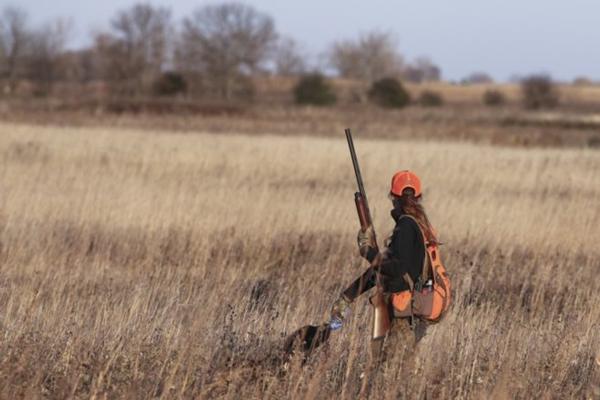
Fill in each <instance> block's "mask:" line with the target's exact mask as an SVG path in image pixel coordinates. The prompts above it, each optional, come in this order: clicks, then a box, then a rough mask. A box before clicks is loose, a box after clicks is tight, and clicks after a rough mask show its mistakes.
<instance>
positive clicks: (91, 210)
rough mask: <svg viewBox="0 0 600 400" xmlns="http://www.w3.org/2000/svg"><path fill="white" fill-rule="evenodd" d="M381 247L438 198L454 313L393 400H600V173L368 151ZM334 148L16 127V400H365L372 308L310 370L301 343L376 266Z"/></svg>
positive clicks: (11, 146) (7, 328) (382, 382)
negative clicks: (403, 195) (392, 195)
mask: <svg viewBox="0 0 600 400" xmlns="http://www.w3.org/2000/svg"><path fill="white" fill-rule="evenodd" d="M356 146H357V149H358V151H359V157H360V160H361V162H362V167H363V170H364V173H365V182H366V185H367V190H368V191H369V194H370V201H371V205H372V207H373V208H374V217H375V222H376V227H377V229H378V231H379V232H380V236H383V235H384V233H388V232H389V231H390V229H391V228H392V221H391V219H390V218H389V217H388V216H387V209H388V207H389V205H388V204H387V200H386V196H385V194H386V189H387V185H388V180H389V177H390V176H391V174H392V172H393V171H394V170H395V169H397V168H411V169H414V170H416V171H417V172H418V173H419V174H420V175H422V178H423V181H424V182H425V185H426V192H425V198H426V206H427V208H428V210H429V213H430V217H431V219H432V221H433V222H434V224H435V225H436V227H437V228H438V230H439V231H440V232H441V238H442V240H443V241H444V242H445V243H446V244H445V245H444V246H443V250H444V256H445V260H446V264H447V266H448V268H449V270H450V272H451V276H452V278H453V283H454V288H455V292H454V299H455V304H454V307H453V309H452V311H451V313H450V314H449V315H448V316H447V317H446V319H445V320H444V321H443V322H442V323H440V324H439V325H436V326H432V327H430V328H429V330H428V334H427V336H426V337H425V338H424V339H423V341H422V342H421V343H420V344H419V347H418V348H417V350H416V354H415V365H412V366H408V365H404V364H401V363H399V362H397V361H398V360H399V359H400V358H401V357H402V355H396V358H394V359H392V360H391V361H390V362H389V363H388V364H387V365H386V366H385V368H384V369H383V371H382V372H381V374H380V375H379V376H378V378H377V383H378V384H379V386H378V388H377V389H376V390H375V393H374V397H377V398H489V397H494V398H532V397H537V398H598V396H600V392H599V390H600V388H599V387H598V385H599V383H600V381H599V379H600V373H599V369H600V365H599V363H600V359H599V358H600V329H598V328H599V326H598V321H600V308H599V307H598V304H599V303H600V294H599V293H600V281H599V280H598V279H597V273H598V270H599V268H600V264H599V261H598V260H599V259H600V248H599V247H598V243H599V242H600V224H599V222H600V208H599V207H598V198H600V181H599V180H598V176H600V153H598V152H594V151H591V150H585V149H580V150H579V149H571V150H550V149H535V150H523V149H514V148H512V149H509V148H498V147H496V148H494V147H488V146H485V145H473V144H465V143H442V142H423V141H421V142H411V141H398V140H388V139H385V140H384V139H380V140H361V139H360V132H357V138H356ZM353 179H354V178H353V176H352V170H351V165H350V161H349V157H348V155H347V154H346V144H345V142H344V140H343V135H342V134H341V131H340V135H339V137H336V138H319V137H308V136H288V137H281V136H268V135H265V136H255V137H249V136H244V135H236V134H230V135H227V136H220V135H208V134H194V135H191V134H165V132H160V131H150V130H147V131H136V130H127V129H102V128H69V129H68V128H64V129H62V128H42V127H34V126H26V125H11V124H6V123H4V124H1V125H0V195H1V199H2V201H1V203H0V224H1V225H0V334H1V336H0V337H1V340H0V398H41V397H46V398H68V397H74V398H90V397H91V398H117V397H133V398H153V397H157V398H179V397H183V398H193V397H200V398H209V397H210V398H212V397H223V398H264V397H267V398H314V397H317V398H335V397H344V398H354V397H355V396H356V393H357V391H358V388H359V386H360V380H359V378H358V376H359V374H360V372H361V368H362V366H363V365H364V362H365V359H366V355H367V345H368V337H367V332H368V330H369V327H368V325H369V324H368V320H369V308H368V306H367V304H366V299H360V300H359V301H357V304H355V306H354V309H353V316H352V317H351V319H350V321H349V323H348V324H347V326H345V327H344V329H343V330H342V331H340V332H338V333H336V334H335V335H334V336H333V337H332V340H331V343H330V345H329V346H328V347H326V348H323V349H322V350H321V351H319V352H318V354H316V355H315V357H313V358H312V359H310V360H309V361H308V363H306V364H305V365H304V366H300V365H298V363H297V361H299V360H294V362H293V363H292V365H290V366H289V367H288V368H287V370H282V369H281V367H280V365H279V364H278V362H277V357H278V351H279V346H280V345H281V340H282V335H283V334H284V333H285V332H290V331H292V330H293V329H295V328H297V327H299V326H301V325H304V324H306V323H310V322H313V323H314V322H319V321H322V320H323V318H324V317H325V316H326V314H327V310H328V309H329V306H330V304H331V302H332V301H333V300H334V299H335V297H336V296H337V294H338V293H339V291H340V289H341V288H342V287H343V286H344V285H345V284H346V283H348V282H349V281H350V279H351V278H352V277H354V276H355V275H356V274H358V273H359V272H360V271H361V269H362V268H363V267H364V264H361V263H360V261H359V260H358V257H357V254H356V253H357V252H356V249H355V245H354V240H355V239H354V235H355V231H356V229H357V226H358V223H357V220H356V216H355V210H354V204H353V201H352V192H353V190H354V186H353Z"/></svg>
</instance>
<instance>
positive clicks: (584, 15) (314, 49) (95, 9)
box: [0, 0, 600, 81]
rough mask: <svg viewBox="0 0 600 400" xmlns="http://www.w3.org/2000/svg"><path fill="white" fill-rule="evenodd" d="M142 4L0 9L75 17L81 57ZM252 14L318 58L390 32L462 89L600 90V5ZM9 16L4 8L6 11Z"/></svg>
mask: <svg viewBox="0 0 600 400" xmlns="http://www.w3.org/2000/svg"><path fill="white" fill-rule="evenodd" d="M146 2H147V3H150V4H153V5H160V6H166V7H169V8H170V9H171V10H172V12H173V16H174V18H175V20H176V21H179V20H181V19H182V18H184V17H185V16H187V15H189V14H190V13H191V12H192V11H193V10H194V9H196V8H198V7H201V6H203V5H207V4H218V3H219V2H218V1H202V0H171V1H164V0H162V1H161V0H150V1H146ZM135 3H136V1H135V0H102V1H95V0H87V1H86V0H53V1H48V0H17V1H11V0H0V6H6V5H19V6H20V7H22V8H24V9H25V10H26V11H27V12H28V13H29V16H30V19H31V21H32V22H33V23H43V22H44V21H47V20H49V19H52V18H56V17H69V18H71V19H72V23H73V25H74V28H73V32H74V38H73V39H72V40H71V43H70V44H69V46H70V47H73V48H77V47H81V46H84V45H86V44H89V43H90V37H91V32H94V31H98V30H101V29H106V28H107V27H108V26H109V21H110V19H111V18H112V16H113V15H114V14H115V13H116V11H117V10H122V9H125V8H128V7H130V6H131V5H133V4H135ZM245 3H246V4H250V5H252V6H254V7H255V8H256V9H257V10H259V11H262V12H265V13H267V14H269V15H271V16H272V17H273V19H274V20H275V23H276V26H277V30H278V32H279V33H281V34H283V35H287V36H291V37H293V38H294V39H296V40H297V41H298V42H299V43H301V44H302V45H303V47H304V49H305V50H306V51H307V52H308V53H310V54H313V55H315V56H316V55H318V54H323V53H324V52H325V51H326V50H327V49H328V47H329V46H330V45H331V43H333V42H334V41H336V40H341V39H352V38H356V37H358V35H359V34H360V33H365V32H369V31H373V30H377V31H383V32H390V33H391V34H393V35H394V36H395V38H396V39H397V42H398V50H399V51H400V53H401V54H402V55H403V56H404V57H405V59H407V60H408V61H411V60H414V59H415V58H416V57H419V56H428V57H430V58H431V59H432V60H433V62H434V63H436V64H437V65H439V66H440V67H441V69H442V74H443V77H444V79H448V80H460V79H462V78H464V77H465V76H467V75H469V74H470V73H472V72H475V71H484V72H487V73H488V74H490V75H491V76H493V77H494V78H495V79H496V80H499V81H506V80H509V79H510V78H511V77H513V76H523V75H527V74H530V73H540V72H543V73H548V74H550V75H551V76H552V77H554V78H555V79H559V80H564V81H570V80H572V79H573V78H575V77H577V76H587V77H590V78H593V79H595V80H600V20H599V16H600V1H598V0H570V1H566V0H560V1H556V0H545V1H542V0H503V1H500V0H484V1H482V0H452V1H447V0H446V1H445V0H437V1H434V0H420V1H410V2H409V1H405V0H370V1H366V0H363V1H359V0H345V1H343V0H293V1H283V0H250V1H245ZM2 8H3V7H2Z"/></svg>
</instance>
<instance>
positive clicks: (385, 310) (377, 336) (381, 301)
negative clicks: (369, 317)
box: [345, 128, 391, 341]
mask: <svg viewBox="0 0 600 400" xmlns="http://www.w3.org/2000/svg"><path fill="white" fill-rule="evenodd" d="M345 132H346V139H347V140H348V147H349V149H350V157H351V158H352V166H353V167H354V174H355V175H356V183H357V186H358V192H355V193H354V203H355V204H356V212H357V213H358V220H359V221H360V229H361V230H362V231H363V232H364V231H365V230H367V229H368V228H369V227H371V226H372V225H373V220H372V219H371V211H370V209H369V202H368V200H367V194H366V192H365V186H364V184H363V180H362V175H361V173H360V167H359V166H358V159H357V158H356V151H355V150H354V141H353V140H352V132H351V131H350V129H349V128H347V129H346V130H345ZM373 236H374V237H375V233H373ZM375 250H376V251H377V253H379V249H378V248H377V240H376V239H375ZM379 259H380V257H379V256H378V257H377V258H376V260H374V262H373V263H372V264H371V267H370V269H369V270H368V271H367V274H368V273H373V272H375V274H376V278H375V280H376V283H377V289H376V292H375V294H374V295H373V296H371V298H370V299H369V301H370V302H371V304H372V305H373V311H374V312H373V330H372V339H373V340H377V341H379V340H381V339H383V338H384V337H385V335H386V334H387V333H388V331H389V330H390V327H391V321H390V310H389V304H388V302H387V301H386V298H385V295H384V293H383V287H382V285H381V283H380V276H379V273H377V272H376V268H377V264H378V261H379ZM369 271H370V272H369ZM361 281H362V277H361V278H359V280H358V282H359V284H358V286H359V287H361V286H362V283H363V282H361ZM353 286H356V285H353ZM351 287H352V286H351ZM360 290H361V291H362V289H360Z"/></svg>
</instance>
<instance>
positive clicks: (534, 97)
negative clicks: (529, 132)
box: [521, 75, 559, 110]
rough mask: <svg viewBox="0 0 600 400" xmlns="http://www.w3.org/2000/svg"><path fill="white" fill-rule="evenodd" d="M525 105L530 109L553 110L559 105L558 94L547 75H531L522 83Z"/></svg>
mask: <svg viewBox="0 0 600 400" xmlns="http://www.w3.org/2000/svg"><path fill="white" fill-rule="evenodd" d="M521 93H522V95H523V105H524V106H525V108H529V109H534V110H537V109H541V108H552V107H555V106H556V105H558V97H559V95H558V92H557V90H556V87H555V85H554V83H553V82H552V79H550V77H549V76H546V75H531V76H529V77H527V78H525V79H523V80H522V81H521Z"/></svg>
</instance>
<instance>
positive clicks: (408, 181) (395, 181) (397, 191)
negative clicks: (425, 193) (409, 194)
mask: <svg viewBox="0 0 600 400" xmlns="http://www.w3.org/2000/svg"><path fill="white" fill-rule="evenodd" d="M406 188H411V189H413V190H414V191H415V197H419V196H420V195H421V180H420V179H419V177H418V176H417V175H416V174H415V173H414V172H411V171H407V170H405V171H398V172H396V173H395V174H394V176H393V177H392V188H391V189H390V192H391V193H392V194H393V195H396V196H402V191H403V190H404V189H406Z"/></svg>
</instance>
